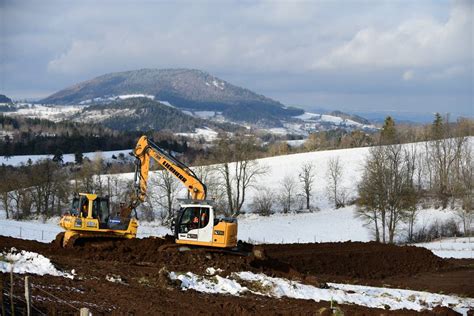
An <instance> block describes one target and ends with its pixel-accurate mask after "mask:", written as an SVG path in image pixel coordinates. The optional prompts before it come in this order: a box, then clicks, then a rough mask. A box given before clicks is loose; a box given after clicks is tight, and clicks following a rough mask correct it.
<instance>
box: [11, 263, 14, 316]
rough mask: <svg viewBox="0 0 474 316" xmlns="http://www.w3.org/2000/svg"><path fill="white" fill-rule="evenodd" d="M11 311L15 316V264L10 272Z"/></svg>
mask: <svg viewBox="0 0 474 316" xmlns="http://www.w3.org/2000/svg"><path fill="white" fill-rule="evenodd" d="M10 309H11V315H12V316H15V304H13V264H12V268H11V270H10Z"/></svg>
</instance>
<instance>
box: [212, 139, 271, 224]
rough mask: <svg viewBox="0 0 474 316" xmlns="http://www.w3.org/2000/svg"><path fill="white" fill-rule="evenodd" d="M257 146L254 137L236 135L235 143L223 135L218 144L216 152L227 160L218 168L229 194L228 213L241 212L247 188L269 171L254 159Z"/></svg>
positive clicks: (235, 213) (236, 213) (237, 213)
mask: <svg viewBox="0 0 474 316" xmlns="http://www.w3.org/2000/svg"><path fill="white" fill-rule="evenodd" d="M256 146H257V145H256V144H255V139H254V138H253V137H236V138H235V139H234V143H232V142H230V140H229V139H228V138H226V137H223V138H222V139H221V140H220V143H219V144H218V149H217V151H216V153H217V154H218V155H220V158H221V159H224V160H226V161H225V162H224V163H222V164H220V165H217V166H216V170H217V172H219V174H220V175H221V179H222V184H223V187H224V188H225V192H226V195H227V204H228V213H231V214H232V213H233V214H234V215H239V214H240V211H241V209H242V206H243V205H244V202H245V198H246V193H247V190H248V189H249V188H250V187H252V186H253V185H254V184H255V182H256V180H257V179H258V177H260V176H262V175H264V174H265V173H267V168H266V167H265V166H262V165H260V164H259V163H258V161H256V160H254V159H255V152H256V149H255V147H256Z"/></svg>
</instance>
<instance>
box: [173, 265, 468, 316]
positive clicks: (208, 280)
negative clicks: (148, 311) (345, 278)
mask: <svg viewBox="0 0 474 316" xmlns="http://www.w3.org/2000/svg"><path fill="white" fill-rule="evenodd" d="M169 277H170V279H171V280H180V281H181V288H182V289H183V290H188V289H193V290H195V291H198V292H204V293H217V294H230V295H235V296H239V295H241V294H244V293H246V292H250V293H253V294H256V295H262V296H268V297H273V298H281V297H289V298H296V299H305V300H314V301H316V302H319V301H335V302H337V303H338V304H357V305H360V306H366V307H370V308H382V309H385V308H387V306H388V307H390V309H391V310H400V309H410V310H415V311H422V310H425V309H433V308H434V307H436V306H446V307H450V308H452V309H453V310H455V311H456V312H459V313H462V314H464V315H466V314H467V311H468V310H469V309H470V308H471V307H472V306H474V299H472V298H461V297H458V296H454V295H440V294H434V293H429V292H421V291H411V290H402V289H391V288H383V287H372V286H361V285H349V284H339V283H328V284H327V285H328V287H329V288H326V289H321V288H317V287H315V286H312V285H306V284H302V283H300V282H296V281H291V280H287V279H283V278H272V277H269V276H267V275H265V274H255V273H252V272H238V273H232V274H231V275H230V276H229V277H227V278H223V277H220V276H213V277H202V276H199V275H196V274H194V273H191V272H188V273H185V274H178V273H176V272H171V273H170V274H169ZM241 283H243V284H246V285H247V286H243V285H242V284H241Z"/></svg>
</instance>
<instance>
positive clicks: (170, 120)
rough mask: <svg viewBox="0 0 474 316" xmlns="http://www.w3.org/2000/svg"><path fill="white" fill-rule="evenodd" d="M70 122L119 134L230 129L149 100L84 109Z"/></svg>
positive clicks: (125, 101) (129, 101)
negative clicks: (100, 127) (150, 131)
mask: <svg viewBox="0 0 474 316" xmlns="http://www.w3.org/2000/svg"><path fill="white" fill-rule="evenodd" d="M70 119H71V120H73V121H79V122H88V123H100V124H101V125H103V126H105V127H108V128H111V129H114V130H121V131H148V130H154V131H160V130H170V131H173V132H193V131H194V130H195V129H196V128H203V127H213V128H216V129H225V130H232V129H234V130H235V128H236V127H229V126H228V125H230V124H225V123H222V124H221V123H215V122H210V121H207V120H203V119H200V118H196V117H193V116H190V115H187V114H185V113H183V112H182V111H180V110H178V109H176V108H174V107H171V106H168V105H165V104H162V103H160V102H157V101H154V100H150V99H149V98H143V97H141V98H130V99H125V100H117V101H111V102H110V103H103V104H96V105H90V106H88V107H85V108H84V109H83V110H82V111H81V112H80V113H77V114H75V115H74V116H72V117H71V118H70Z"/></svg>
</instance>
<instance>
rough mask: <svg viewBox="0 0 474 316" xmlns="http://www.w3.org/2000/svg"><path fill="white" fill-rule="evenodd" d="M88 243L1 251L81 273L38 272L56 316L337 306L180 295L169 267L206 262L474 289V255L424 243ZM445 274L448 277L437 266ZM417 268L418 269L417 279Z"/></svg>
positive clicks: (202, 268) (443, 311)
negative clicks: (217, 247)
mask: <svg viewBox="0 0 474 316" xmlns="http://www.w3.org/2000/svg"><path fill="white" fill-rule="evenodd" d="M89 241H90V242H89V243H86V244H83V245H82V246H81V245H80V246H79V247H76V248H73V249H63V248H60V247H56V246H54V245H53V244H45V243H39V242H36V241H28V240H20V239H15V238H8V237H1V236H0V250H3V249H9V248H11V247H16V248H17V249H24V250H28V251H35V252H38V253H41V254H43V255H45V256H47V257H48V258H50V259H51V260H52V261H53V263H54V264H55V265H57V267H58V268H59V269H60V270H64V271H70V270H72V269H75V270H76V278H75V279H74V280H70V279H67V278H60V277H52V276H35V275H32V276H30V280H31V282H32V284H33V286H32V291H33V296H34V297H36V298H37V299H35V300H34V305H35V307H37V308H40V309H41V310H44V311H47V312H48V313H49V314H68V315H69V314H71V315H72V314H76V311H75V310H74V308H72V307H71V304H72V305H73V306H75V307H76V308H79V307H83V306H88V307H90V308H91V310H92V311H93V313H94V314H98V315H99V314H110V313H112V314H117V315H122V314H135V315H155V314H162V313H169V314H193V315H195V314H218V313H222V310H226V311H227V312H228V313H231V314H252V315H253V314H285V315H298V314H310V313H314V311H319V310H323V309H324V310H329V306H330V303H329V302H314V301H310V300H296V299H289V298H281V299H271V298H267V297H258V296H253V295H246V296H240V297H234V296H227V295H214V294H210V295H209V294H203V293H198V292H195V291H181V290H179V289H178V288H177V287H176V286H172V285H170V284H168V281H169V280H167V279H166V275H167V273H165V272H166V271H175V272H187V271H191V272H194V273H197V274H200V275H203V274H205V273H206V269H207V268H208V267H214V268H220V269H222V270H223V272H221V274H222V275H226V274H229V273H231V272H234V271H253V272H264V273H265V274H267V275H274V276H281V277H287V278H290V279H298V280H301V281H303V282H304V283H308V284H313V285H316V286H318V282H320V281H321V280H320V279H321V278H323V277H324V280H323V282H328V281H337V280H338V278H339V280H343V281H347V282H348V283H351V282H352V283H358V284H366V285H374V286H387V285H386V284H391V285H392V286H396V287H400V288H411V289H415V290H429V291H431V292H438V291H443V292H445V293H457V294H461V295H468V296H469V295H470V294H471V293H474V287H473V285H472V282H469V280H472V276H473V274H474V269H473V268H472V267H473V265H472V262H473V261H472V260H471V261H469V260H466V262H461V261H449V260H443V259H440V258H438V257H436V256H434V255H432V254H431V253H430V252H429V251H427V250H425V249H422V248H415V247H397V246H394V245H381V244H377V243H352V242H346V243H321V244H296V245H260V246H259V248H261V249H262V251H263V252H264V256H263V257H262V258H263V259H262V260H258V259H257V258H255V257H252V256H240V255H235V254H229V253H221V252H215V251H209V250H208V249H202V248H199V249H193V250H191V251H184V252H182V251H179V250H177V249H176V248H174V247H171V248H169V249H165V250H163V248H167V246H170V245H173V244H174V240H173V238H172V237H171V236H167V237H165V238H145V239H133V240H109V241H100V242H99V241H93V240H89ZM253 247H254V246H253V245H251V244H243V245H242V249H243V250H245V251H248V252H251V250H253ZM461 263H462V264H461ZM456 264H457V266H456ZM440 270H442V271H443V273H438V272H437V271H440ZM417 273H418V274H417ZM415 274H417V275H416V276H415V277H414V275H415ZM163 275H164V277H163ZM2 276H4V278H3V280H2ZM385 277H387V278H385ZM163 278H164V279H165V280H164V281H165V282H164V281H163ZM0 284H4V286H5V288H9V287H8V278H7V276H6V275H4V274H1V273H0ZM23 286H24V282H23V279H22V278H17V279H16V281H15V291H16V292H17V293H22V291H23V288H22V287H23ZM44 290H46V291H49V292H51V293H52V294H54V295H55V297H60V298H61V299H62V300H63V301H62V302H58V300H57V299H52V298H50V297H48V295H46V294H45V292H44ZM64 302H67V303H68V304H66V303H64ZM130 302H133V304H131V303H130ZM338 307H340V308H341V310H342V311H343V312H344V313H345V314H348V315H354V314H360V315H380V314H387V315H414V314H417V313H416V312H414V311H406V310H397V311H390V310H381V309H369V308H367V307H362V306H357V305H343V304H342V305H340V306H338ZM421 314H426V315H451V314H454V313H453V312H452V310H450V309H448V308H436V309H434V310H432V311H424V312H423V313H421Z"/></svg>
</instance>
